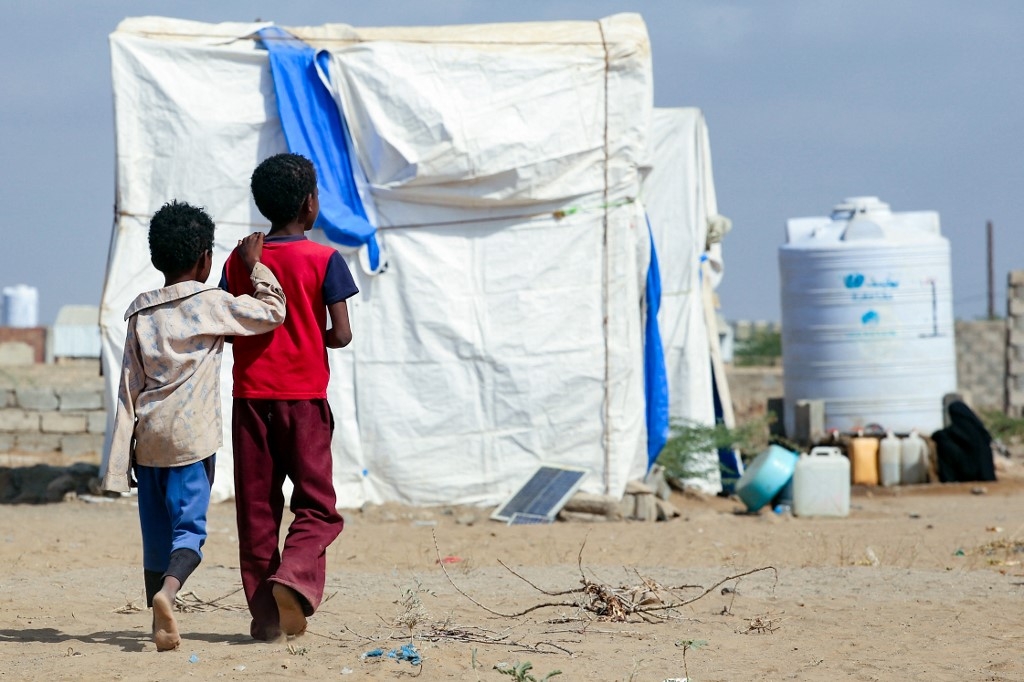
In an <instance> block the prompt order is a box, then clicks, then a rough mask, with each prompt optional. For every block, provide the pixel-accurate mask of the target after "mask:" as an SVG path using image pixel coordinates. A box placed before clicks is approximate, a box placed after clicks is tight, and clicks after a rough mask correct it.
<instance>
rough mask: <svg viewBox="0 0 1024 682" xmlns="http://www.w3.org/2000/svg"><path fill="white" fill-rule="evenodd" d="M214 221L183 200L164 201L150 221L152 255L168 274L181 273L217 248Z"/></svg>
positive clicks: (156, 265)
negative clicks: (214, 240)
mask: <svg viewBox="0 0 1024 682" xmlns="http://www.w3.org/2000/svg"><path fill="white" fill-rule="evenodd" d="M213 230H214V225H213V220H211V219H210V216H208V215H207V214H206V211H204V210H203V209H201V208H196V207H195V206H192V205H190V204H186V203H184V202H180V201H172V202H170V203H167V204H164V205H163V206H162V207H161V208H160V210H159V211H157V212H156V213H155V214H153V219H152V220H150V221H149V256H150V259H151V260H152V261H153V266H154V267H155V268H156V269H157V270H159V271H160V272H162V273H164V274H165V275H172V276H173V275H180V274H181V273H183V272H185V271H186V270H188V269H189V268H191V267H192V266H193V265H195V264H196V262H197V261H198V260H199V257H200V256H202V255H203V254H204V253H205V252H207V251H210V250H211V249H213Z"/></svg>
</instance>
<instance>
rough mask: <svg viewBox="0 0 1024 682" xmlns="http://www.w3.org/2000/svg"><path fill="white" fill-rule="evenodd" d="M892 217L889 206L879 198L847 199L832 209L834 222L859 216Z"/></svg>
mask: <svg viewBox="0 0 1024 682" xmlns="http://www.w3.org/2000/svg"><path fill="white" fill-rule="evenodd" d="M888 215H892V211H891V210H890V208H889V204H887V203H885V202H884V201H881V200H880V199H879V198H878V197H847V198H846V199H844V200H843V201H841V202H840V203H838V204H836V205H835V207H834V208H833V209H832V220H852V219H853V218H855V217H857V216H864V217H867V216H888Z"/></svg>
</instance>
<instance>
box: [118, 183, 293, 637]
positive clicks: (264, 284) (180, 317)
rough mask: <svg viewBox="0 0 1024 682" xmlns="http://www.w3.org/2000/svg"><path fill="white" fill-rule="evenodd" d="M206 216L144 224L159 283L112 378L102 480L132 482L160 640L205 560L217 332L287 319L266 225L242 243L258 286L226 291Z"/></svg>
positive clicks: (196, 212) (139, 303)
mask: <svg viewBox="0 0 1024 682" xmlns="http://www.w3.org/2000/svg"><path fill="white" fill-rule="evenodd" d="M213 231H214V225H213V221H212V220H211V219H210V217H209V216H208V215H207V214H206V213H205V212H204V211H203V210H202V209H199V208H196V207H194V206H190V205H188V204H185V203H179V202H171V203H169V204H166V205H165V206H164V207H163V208H161V209H160V210H159V211H157V212H156V214H155V215H154V216H153V219H152V221H151V222H150V224H149V250H150V256H151V259H152V261H153V265H154V266H155V267H156V268H157V269H158V270H160V271H161V272H162V273H163V274H164V279H165V281H164V286H163V287H162V288H160V289H156V290H155V291H150V292H147V293H144V294H140V295H139V297H138V298H136V299H135V301H134V302H133V303H132V304H131V306H129V308H128V312H126V313H125V319H126V320H127V321H128V334H127V337H126V339H125V344H124V360H123V363H122V368H121V384H120V390H119V391H118V397H117V408H116V415H115V421H114V432H113V436H112V438H111V445H110V455H109V458H108V463H107V468H106V471H105V473H104V476H103V487H104V488H105V489H107V490H111V491H118V492H126V491H128V489H129V487H130V486H131V485H132V483H133V481H132V474H134V477H135V479H136V481H137V485H138V488H139V519H140V522H141V525H142V556H143V558H142V565H143V574H144V576H145V583H146V602H147V605H149V606H152V607H153V641H154V642H155V643H156V647H157V650H159V651H167V650H171V649H176V648H177V647H178V645H179V644H180V642H181V639H180V636H179V634H178V625H177V622H176V621H175V618H174V597H175V595H176V594H177V592H178V590H179V589H180V588H181V586H182V584H183V583H184V582H185V580H186V579H187V578H188V577H189V575H191V573H192V572H193V571H194V570H195V569H196V567H197V566H198V565H199V562H200V560H201V559H202V553H201V551H200V548H201V547H202V545H203V543H204V542H205V541H206V511H207V507H208V506H209V503H210V488H211V486H212V484H213V472H214V453H215V452H216V450H217V449H218V448H219V447H220V445H221V435H222V429H221V401H220V368H221V356H222V353H223V350H224V337H225V336H252V335H255V334H262V333H264V332H268V331H270V330H272V329H274V328H275V327H277V326H278V325H280V324H281V323H282V322H283V321H284V318H285V296H284V292H283V291H282V290H281V285H280V284H279V283H278V281H277V279H276V278H275V277H274V274H273V273H272V272H271V271H270V270H269V269H268V268H267V267H266V266H265V265H263V264H262V263H260V257H261V255H262V252H263V234H262V233H254V234H251V235H249V236H248V237H246V238H245V239H243V240H241V241H239V243H238V248H237V251H238V256H240V257H241V259H242V261H243V262H244V263H245V267H246V269H247V270H248V272H249V277H250V279H251V281H252V284H253V287H254V288H255V292H254V293H253V295H251V296H237V297H236V296H232V295H231V294H229V293H227V292H226V291H223V290H222V289H220V288H218V287H217V286H214V285H208V284H206V283H205V282H206V280H207V279H208V278H209V276H210V270H211V267H212V257H213Z"/></svg>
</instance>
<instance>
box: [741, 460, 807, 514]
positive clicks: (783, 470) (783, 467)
mask: <svg viewBox="0 0 1024 682" xmlns="http://www.w3.org/2000/svg"><path fill="white" fill-rule="evenodd" d="M798 459H799V456H798V455H797V453H795V452H792V451H790V450H787V449H786V448H784V447H782V446H780V445H771V446H769V448H768V449H767V450H765V451H764V452H762V453H761V454H759V455H758V456H757V457H755V458H754V461H753V462H751V463H750V466H749V467H747V469H746V471H744V472H743V475H742V476H740V480H739V482H738V483H737V484H736V496H737V497H739V498H740V500H742V501H743V504H745V505H747V509H748V510H750V511H752V512H756V511H757V510H758V509H760V508H761V507H763V506H765V505H766V504H768V503H769V502H771V501H772V498H773V497H775V496H776V495H778V494H779V491H780V490H782V489H783V488H784V487H785V486H786V484H787V483H789V481H790V479H791V478H793V472H794V471H795V470H796V463H797V460H798Z"/></svg>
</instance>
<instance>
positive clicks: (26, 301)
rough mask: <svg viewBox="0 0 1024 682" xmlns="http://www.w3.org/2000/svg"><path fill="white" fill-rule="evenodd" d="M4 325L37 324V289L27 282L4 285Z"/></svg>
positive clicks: (29, 325) (31, 325) (28, 325)
mask: <svg viewBox="0 0 1024 682" xmlns="http://www.w3.org/2000/svg"><path fill="white" fill-rule="evenodd" d="M3 326H4V327H38V326H39V291H38V290H37V289H36V288H35V287H30V286H28V285H27V284H18V285H15V286H13V287H4V314H3Z"/></svg>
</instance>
